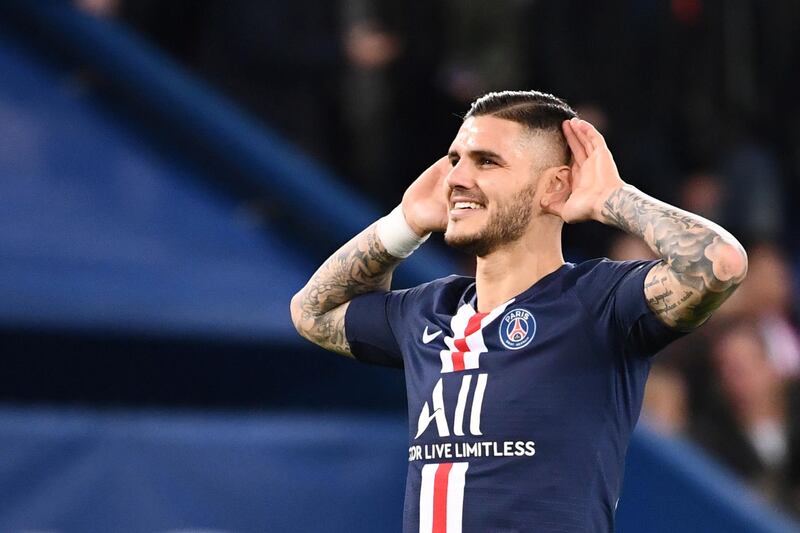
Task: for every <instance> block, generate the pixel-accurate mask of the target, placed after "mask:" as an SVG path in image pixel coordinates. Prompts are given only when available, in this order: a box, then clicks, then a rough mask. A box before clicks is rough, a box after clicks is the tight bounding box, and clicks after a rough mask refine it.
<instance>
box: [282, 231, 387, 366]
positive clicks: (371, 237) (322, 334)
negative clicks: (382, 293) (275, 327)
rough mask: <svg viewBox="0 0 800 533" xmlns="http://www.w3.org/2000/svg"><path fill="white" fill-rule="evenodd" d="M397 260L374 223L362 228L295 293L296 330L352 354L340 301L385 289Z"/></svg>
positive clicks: (330, 346)
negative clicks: (297, 293) (384, 243)
mask: <svg viewBox="0 0 800 533" xmlns="http://www.w3.org/2000/svg"><path fill="white" fill-rule="evenodd" d="M400 261H401V260H400V259H398V258H396V257H394V256H392V255H390V254H389V253H388V252H387V251H386V248H384V246H383V243H381V241H380V239H378V236H377V234H376V233H375V225H374V224H373V225H372V226H370V227H369V228H367V229H365V230H364V231H362V232H361V233H360V234H358V235H357V236H356V237H354V238H353V239H352V240H350V241H349V242H348V243H347V244H345V245H344V246H342V247H341V248H340V249H339V250H338V251H337V252H336V253H334V254H333V255H332V256H331V257H330V258H328V260H327V261H325V262H324V263H323V264H322V266H321V267H319V269H318V270H317V271H316V272H315V273H314V275H313V276H312V277H311V279H310V280H309V282H308V283H307V284H306V286H305V287H304V288H303V290H302V291H301V292H300V293H299V295H298V297H297V299H298V301H299V304H296V303H295V302H294V301H293V303H292V305H293V306H294V305H298V307H299V309H297V310H295V311H298V312H299V315H300V319H299V323H296V324H295V325H296V327H297V329H298V331H299V332H300V333H301V334H302V335H303V336H304V337H306V338H307V339H309V340H310V341H312V342H314V343H316V344H318V345H319V346H322V347H323V348H325V349H327V350H332V351H335V352H338V353H341V354H344V355H352V354H351V353H350V345H349V344H348V342H347V338H346V337H345V330H344V316H345V311H346V306H343V305H342V304H344V303H346V302H349V301H350V300H352V299H353V298H354V297H355V296H358V295H359V294H364V293H367V292H372V291H376V290H388V289H389V286H390V284H391V281H392V271H393V270H394V268H395V267H396V266H397V265H398V264H399V263H400Z"/></svg>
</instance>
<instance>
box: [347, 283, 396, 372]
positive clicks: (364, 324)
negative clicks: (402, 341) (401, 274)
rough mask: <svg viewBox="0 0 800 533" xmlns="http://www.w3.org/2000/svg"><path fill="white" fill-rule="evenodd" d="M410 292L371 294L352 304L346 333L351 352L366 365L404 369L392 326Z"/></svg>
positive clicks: (348, 312)
mask: <svg viewBox="0 0 800 533" xmlns="http://www.w3.org/2000/svg"><path fill="white" fill-rule="evenodd" d="M405 292H406V291H391V292H371V293H367V294H364V295H361V296H358V297H356V298H353V299H352V300H350V305H349V306H348V307H347V313H346V314H345V317H344V330H345V335H346V336H347V342H348V343H349V344H350V352H351V353H352V354H353V356H354V357H355V358H356V359H357V360H359V361H363V362H365V363H372V364H376V365H382V366H391V367H395V368H402V367H403V357H402V355H401V352H400V346H399V345H398V343H397V338H396V337H395V334H394V331H393V330H392V327H391V324H392V321H393V319H394V318H395V317H396V316H397V315H398V314H399V308H400V304H401V302H402V300H403V298H404V297H405Z"/></svg>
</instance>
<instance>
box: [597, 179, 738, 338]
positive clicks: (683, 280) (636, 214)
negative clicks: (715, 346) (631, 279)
mask: <svg viewBox="0 0 800 533" xmlns="http://www.w3.org/2000/svg"><path fill="white" fill-rule="evenodd" d="M602 215H603V218H604V220H605V221H606V223H608V224H610V225H612V226H616V227H618V228H620V229H622V230H623V231H626V232H628V233H631V234H633V235H636V236H638V237H641V238H643V239H644V240H645V242H646V243H647V244H648V245H649V246H650V248H651V249H652V250H653V251H654V252H655V253H656V254H658V255H659V256H660V257H661V259H662V263H661V264H659V265H656V266H654V267H653V268H652V269H651V270H650V272H649V273H648V275H647V279H646V280H645V287H644V292H645V296H646V298H647V302H648V304H649V306H650V308H651V309H652V310H653V312H654V313H655V314H656V315H657V316H658V317H659V318H660V319H661V320H662V321H664V322H665V323H666V324H667V325H670V326H672V327H676V328H678V329H681V330H689V329H692V328H694V327H696V326H698V325H700V324H702V323H703V322H704V321H705V320H706V319H707V318H708V317H709V316H711V313H713V312H714V310H715V309H717V308H718V307H719V306H720V305H722V302H724V301H725V300H726V299H727V298H728V296H730V295H731V294H732V293H733V291H734V290H736V287H738V286H739V284H740V283H741V282H742V280H743V279H744V276H745V273H746V271H747V268H746V264H747V262H746V256H745V255H744V250H743V249H742V248H741V245H740V244H739V243H738V241H736V239H734V238H733V237H732V236H731V235H730V234H729V233H728V232H727V231H725V230H723V229H722V228H720V227H719V226H717V225H716V224H714V223H713V222H710V221H708V220H705V219H704V218H702V217H699V216H697V215H693V214H691V213H688V212H686V211H683V210H681V209H678V208H676V207H673V206H670V205H668V204H666V203H664V202H661V201H659V200H656V199H654V198H651V197H650V196H647V195H646V194H644V193H642V192H641V191H639V190H637V189H635V188H633V187H630V186H625V187H621V188H619V189H617V190H616V191H614V192H613V193H612V194H611V195H610V196H609V197H608V199H607V200H606V201H605V203H604V204H603V210H602Z"/></svg>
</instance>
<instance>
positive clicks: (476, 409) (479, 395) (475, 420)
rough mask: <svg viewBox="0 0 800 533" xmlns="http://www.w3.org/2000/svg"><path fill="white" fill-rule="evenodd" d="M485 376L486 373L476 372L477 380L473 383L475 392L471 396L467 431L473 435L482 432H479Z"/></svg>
mask: <svg viewBox="0 0 800 533" xmlns="http://www.w3.org/2000/svg"><path fill="white" fill-rule="evenodd" d="M486 376H487V374H478V382H477V383H476V384H475V394H474V395H473V396H472V412H471V414H470V417H469V432H470V433H472V434H473V435H483V433H481V408H482V407H483V393H484V392H486Z"/></svg>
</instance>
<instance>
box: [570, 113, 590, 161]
mask: <svg viewBox="0 0 800 533" xmlns="http://www.w3.org/2000/svg"><path fill="white" fill-rule="evenodd" d="M570 122H571V123H572V129H573V131H574V132H575V136H576V137H577V138H578V140H579V141H580V143H581V144H582V145H583V149H584V150H585V151H586V154H587V156H588V155H589V154H591V153H592V152H593V151H594V149H595V146H594V144H593V143H592V140H591V139H590V138H589V136H588V135H587V134H586V128H585V126H584V125H583V124H584V123H586V124H588V122H586V121H584V120H581V119H579V118H573V119H572V120H571V121H570Z"/></svg>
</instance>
